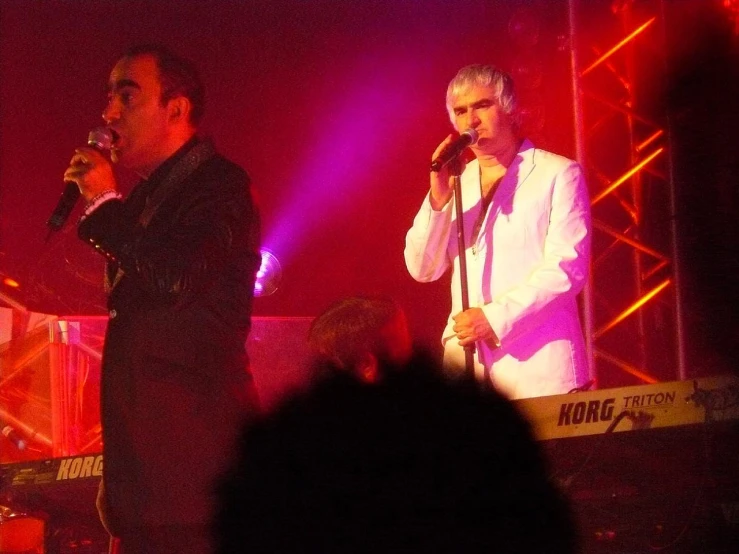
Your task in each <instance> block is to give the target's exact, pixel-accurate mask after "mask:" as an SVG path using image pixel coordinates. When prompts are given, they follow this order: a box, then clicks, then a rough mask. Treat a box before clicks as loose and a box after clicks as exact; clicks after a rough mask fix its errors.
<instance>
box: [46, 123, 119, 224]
mask: <svg viewBox="0 0 739 554" xmlns="http://www.w3.org/2000/svg"><path fill="white" fill-rule="evenodd" d="M87 144H88V146H92V147H93V148H97V149H98V150H100V151H101V152H102V151H103V150H110V148H111V146H112V145H113V135H112V134H111V132H110V129H107V128H106V127H97V128H95V129H93V130H92V131H90V134H89V135H88V136H87ZM79 197H80V188H79V187H78V186H77V183H74V182H69V183H67V185H66V187H65V188H64V192H62V196H61V198H59V202H57V204H56V208H54V211H53V212H52V213H51V217H50V218H49V220H48V221H47V222H46V225H47V227H49V228H50V229H51V230H52V231H58V230H59V229H61V228H62V227H64V224H65V223H66V221H67V218H68V217H69V214H71V213H72V210H73V209H74V206H75V204H76V203H77V199H78V198H79Z"/></svg>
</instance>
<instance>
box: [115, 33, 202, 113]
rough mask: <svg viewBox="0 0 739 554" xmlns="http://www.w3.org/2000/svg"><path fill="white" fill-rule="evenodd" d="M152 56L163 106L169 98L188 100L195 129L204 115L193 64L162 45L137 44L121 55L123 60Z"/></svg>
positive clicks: (196, 71) (200, 90)
mask: <svg viewBox="0 0 739 554" xmlns="http://www.w3.org/2000/svg"><path fill="white" fill-rule="evenodd" d="M139 56H152V57H153V58H154V59H155V60H156V63H157V68H158V69H159V79H160V81H161V83H162V97H161V102H162V105H166V103H167V102H168V101H169V100H171V99H172V98H176V97H178V96H184V97H185V98H187V99H188V100H189V101H190V105H191V106H192V108H191V109H190V123H192V124H193V125H195V126H197V125H198V124H199V123H200V120H201V119H202V117H203V114H204V112H205V88H204V86H203V82H202V81H201V79H200V74H199V73H198V70H197V68H196V67H195V64H193V63H192V62H191V61H190V60H188V59H186V58H183V57H181V56H179V55H177V54H175V53H174V52H172V51H171V50H170V49H169V48H167V47H166V46H163V45H161V44H139V45H137V46H133V47H131V48H129V49H128V50H126V51H125V52H124V53H123V56H122V57H123V58H137V57H139Z"/></svg>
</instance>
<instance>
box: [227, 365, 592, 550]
mask: <svg viewBox="0 0 739 554" xmlns="http://www.w3.org/2000/svg"><path fill="white" fill-rule="evenodd" d="M218 498H219V507H218V510H217V513H216V517H215V518H214V528H213V530H214V536H215V540H216V544H217V549H216V551H217V552H218V553H219V554H227V553H236V552H250V553H255V554H258V553H267V552H269V553H270V554H282V553H291V554H292V553H294V552H321V553H322V554H326V553H329V554H332V553H339V552H341V553H345V552H352V553H370V552H371V553H377V552H387V553H391V552H398V553H400V552H403V553H408V554H414V553H423V554H429V553H432V552H458V553H470V552H497V553H498V554H513V553H515V554H523V553H530V552H536V553H537V554H545V553H546V554H555V553H556V554H571V553H573V552H575V551H576V543H577V539H576V536H577V535H576V527H575V524H574V520H573V519H572V514H571V512H570V508H569V504H568V502H567V501H566V500H565V497H564V496H563V495H562V494H561V493H560V491H559V490H558V489H557V488H556V487H555V485H554V484H553V483H552V482H551V481H550V479H549V476H548V473H547V468H546V465H545V461H544V457H543V454H542V452H541V451H540V448H539V445H538V443H536V442H535V440H534V438H533V435H532V432H531V430H530V427H529V424H528V423H527V422H526V420H524V418H523V417H522V416H521V415H520V414H519V413H518V412H517V410H516V408H515V406H514V404H513V403H512V402H510V401H508V400H507V399H505V398H504V397H503V396H501V395H500V394H498V393H496V392H495V391H493V390H483V389H482V388H481V387H479V386H478V385H477V383H475V382H473V381H472V380H462V381H456V382H451V381H447V380H445V379H443V378H442V377H441V376H440V375H439V371H438V364H436V362H435V361H433V360H432V358H430V357H429V356H428V354H418V353H417V354H416V358H415V359H413V360H412V361H411V363H409V364H408V365H406V366H405V367H404V368H403V371H397V372H388V373H387V375H386V378H385V379H383V380H382V381H380V382H378V383H376V384H373V385H367V384H364V383H362V382H361V381H360V380H359V379H357V378H355V377H354V376H353V375H352V374H351V373H349V372H336V373H333V374H332V375H331V376H330V377H329V378H327V379H325V380H323V381H320V382H318V383H316V384H315V385H314V386H313V387H312V388H311V389H309V390H308V391H306V392H305V393H303V394H301V395H298V396H295V397H293V398H292V399H290V401H288V402H287V403H286V404H284V405H282V406H281V408H280V409H279V410H278V411H276V412H273V413H271V414H269V415H267V416H265V417H264V418H263V419H262V420H260V421H258V422H256V423H254V424H253V425H252V426H250V427H248V428H247V429H245V431H244V434H243V435H242V437H241V441H240V444H239V447H238V450H237V455H236V463H235V465H234V467H233V468H232V470H231V472H229V473H228V475H227V476H226V477H225V478H224V479H223V481H222V482H221V484H220V486H219V489H218Z"/></svg>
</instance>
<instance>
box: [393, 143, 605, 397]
mask: <svg viewBox="0 0 739 554" xmlns="http://www.w3.org/2000/svg"><path fill="white" fill-rule="evenodd" d="M461 192H462V206H463V208H464V216H463V220H464V238H465V252H466V261H467V280H468V289H469V306H470V307H480V308H482V310H483V312H484V313H485V316H486V317H487V320H488V321H489V323H490V325H491V327H492V328H493V330H494V331H495V334H496V335H497V336H498V338H499V339H500V347H498V348H495V346H494V345H492V344H487V343H486V342H478V343H477V344H476V373H477V374H478V376H480V377H482V376H483V375H484V376H485V378H490V379H491V380H492V381H493V383H494V385H495V386H496V387H497V388H498V389H499V390H501V392H503V393H504V394H506V395H508V396H509V397H510V398H525V397H532V396H544V395H550V394H561V393H566V392H568V391H569V390H571V389H572V388H574V387H578V386H581V385H582V384H583V383H584V382H585V381H586V380H587V377H588V368H587V356H586V353H585V344H584V340H583V333H582V329H581V326H580V321H579V316H578V308H577V300H576V296H577V294H578V293H579V292H580V291H581V290H582V288H583V286H584V284H585V281H586V279H587V274H588V268H589V258H590V228H591V227H590V201H589V197H588V192H587V187H586V184H585V180H584V177H583V174H582V169H581V168H580V166H579V165H578V164H577V163H576V162H574V161H572V160H569V159H567V158H564V157H562V156H558V155H556V154H552V153H551V152H546V151H544V150H540V149H537V148H534V146H533V145H532V144H531V142H529V141H524V142H523V144H522V145H521V149H520V150H519V152H518V154H517V156H516V158H515V159H514V160H513V163H512V164H511V166H510V167H509V168H508V171H507V173H506V174H505V176H504V177H503V179H502V181H501V182H500V184H499V185H498V188H497V190H496V191H495V194H494V196H493V199H492V202H491V203H490V205H489V206H488V210H487V213H486V214H481V210H482V201H481V191H480V181H479V164H478V162H477V160H473V161H471V162H470V163H468V164H467V167H466V168H465V170H464V172H463V174H462V176H461ZM455 211H456V209H455V206H454V199H452V201H450V202H449V203H448V204H447V205H446V206H445V207H444V208H443V209H442V210H441V211H438V212H437V211H434V210H433V209H432V208H431V204H430V202H429V199H428V195H427V196H426V199H425V200H424V202H423V205H422V206H421V209H420V210H419V212H418V214H417V215H416V217H415V219H414V221H413V226H412V227H411V229H410V230H409V231H408V233H407V235H406V247H405V261H406V266H407V268H408V271H409V272H410V274H411V276H412V277H413V278H414V279H416V280H417V281H421V282H428V281H434V280H436V279H439V278H440V277H441V276H442V275H444V273H445V272H446V271H447V270H448V269H449V268H450V267H452V280H451V288H452V310H451V313H450V315H449V320H448V322H447V325H446V328H445V329H444V333H443V335H442V343H443V344H444V364H445V366H446V367H447V368H458V369H459V370H460V371H461V370H463V369H464V365H465V364H464V351H463V349H462V348H461V347H460V346H459V341H458V340H457V338H456V336H455V333H454V331H452V326H453V324H454V322H453V321H452V316H453V315H456V314H457V313H459V312H461V311H462V298H461V284H460V275H459V255H458V245H457V224H456V214H455ZM478 217H484V219H483V222H482V225H481V227H480V230H479V233H478V235H477V236H474V237H473V236H471V235H472V233H473V228H474V226H475V221H476V220H477V218H478Z"/></svg>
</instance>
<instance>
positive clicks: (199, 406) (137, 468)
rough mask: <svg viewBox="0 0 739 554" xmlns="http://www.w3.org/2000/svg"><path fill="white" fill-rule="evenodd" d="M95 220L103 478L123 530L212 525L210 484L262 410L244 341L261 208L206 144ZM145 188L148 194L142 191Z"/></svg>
mask: <svg viewBox="0 0 739 554" xmlns="http://www.w3.org/2000/svg"><path fill="white" fill-rule="evenodd" d="M175 156H176V159H175V160H172V161H170V162H165V164H166V166H165V168H164V169H166V171H164V175H161V173H162V172H159V173H160V175H158V178H159V179H160V180H161V182H159V183H158V184H157V188H156V189H155V190H154V191H153V192H152V193H151V194H150V195H147V194H146V193H147V192H150V191H147V188H146V184H145V183H142V184H140V185H137V187H136V188H134V190H133V191H132V193H131V194H130V195H129V197H128V198H127V199H126V201H125V202H123V201H118V200H110V201H108V202H106V203H104V204H103V205H102V206H100V207H99V208H98V209H96V210H95V211H94V212H92V213H91V214H90V215H89V216H88V217H86V218H85V219H83V220H82V221H81V222H80V225H79V235H80V237H81V238H82V239H83V240H86V241H88V242H89V243H91V244H92V245H93V246H94V247H95V248H96V249H98V250H99V251H100V252H101V253H102V254H104V255H105V256H106V257H107V258H108V260H109V263H108V269H107V271H108V277H109V280H110V282H111V283H110V284H111V290H110V293H109V309H110V314H111V318H110V320H109V323H108V328H107V334H106V339H105V347H104V351H103V369H102V372H103V373H102V385H101V388H102V391H101V395H102V402H101V411H102V425H103V445H104V446H103V451H104V460H105V469H104V481H105V486H106V500H107V505H108V517H109V520H110V523H111V526H112V527H113V529H112V530H113V531H115V530H116V527H119V526H121V525H127V526H128V525H152V524H182V523H185V524H187V523H195V524H199V523H207V522H208V521H209V519H210V518H211V514H212V509H213V501H214V500H213V498H214V497H213V495H212V490H213V489H212V488H213V484H214V482H215V480H216V479H217V478H218V476H219V475H220V473H221V472H222V470H223V469H224V467H225V466H226V465H227V463H228V461H229V460H230V458H231V455H232V445H233V440H234V438H235V435H236V433H237V431H238V429H239V427H240V426H241V424H242V423H243V422H244V420H245V418H246V417H248V416H249V414H250V413H253V412H254V411H255V410H256V396H255V393H254V388H253V384H252V380H251V376H250V374H249V371H248V362H247V357H246V351H245V342H246V337H247V334H248V331H249V326H250V316H251V307H252V298H253V288H254V279H255V274H256V271H257V269H258V268H259V263H260V255H259V217H258V212H257V209H256V206H255V204H254V201H253V198H252V195H251V193H250V189H249V178H248V176H247V174H246V173H245V172H244V170H243V169H241V168H240V167H239V166H237V165H235V164H233V163H232V162H230V161H228V160H226V159H225V158H223V157H221V156H219V155H218V154H216V153H215V151H214V150H213V149H212V146H211V145H210V143H208V142H203V141H197V140H195V141H192V142H190V143H188V144H187V145H185V146H184V147H183V148H182V149H181V151H180V152H178V153H177V154H176V155H175ZM144 196H146V198H144Z"/></svg>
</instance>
